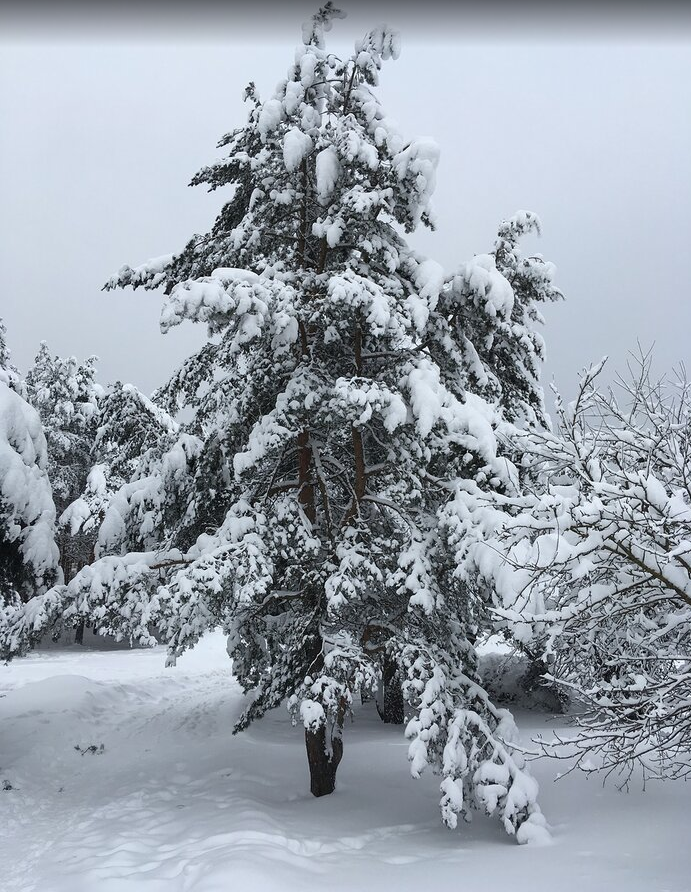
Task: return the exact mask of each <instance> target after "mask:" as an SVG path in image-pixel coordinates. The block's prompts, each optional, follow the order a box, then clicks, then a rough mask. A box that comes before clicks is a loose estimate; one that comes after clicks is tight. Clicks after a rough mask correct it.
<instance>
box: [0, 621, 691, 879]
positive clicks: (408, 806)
mask: <svg viewBox="0 0 691 892" xmlns="http://www.w3.org/2000/svg"><path fill="white" fill-rule="evenodd" d="M163 663H164V654H163V649H162V648H156V649H154V650H132V651H130V650H110V651H97V650H91V649H83V648H77V647H69V648H63V649H54V650H48V651H43V652H40V653H35V654H32V655H31V656H29V657H28V658H26V659H24V660H17V661H16V662H14V663H11V664H10V665H9V666H5V667H0V788H1V787H2V781H3V780H5V781H7V782H9V784H11V785H12V789H10V790H5V791H3V790H2V789H0V889H2V892H32V890H36V892H95V890H98V892H234V890H236V889H244V888H247V889H249V890H251V892H268V890H281V892H291V890H301V892H302V890H310V889H323V888H328V889H329V890H334V892H340V890H349V892H350V890H357V892H369V890H389V889H390V890H396V892H406V890H416V892H419V890H422V889H427V888H431V887H435V888H436V887H438V888H439V889H453V890H457V889H458V890H466V889H467V890H473V892H475V890H479V892H493V890H502V892H504V890H512V892H524V890H525V892H527V890H530V892H542V890H550V892H552V890H558V892H570V890H579V892H583V890H584V889H586V890H587V892H599V890H603V892H605V890H607V892H618V890H622V892H623V890H626V892H638V890H640V892H690V890H691V856H690V855H689V843H688V812H689V804H690V801H691V800H690V796H689V794H690V793H691V790H690V789H689V787H688V786H686V785H685V784H683V783H678V784H668V785H652V786H649V787H648V789H647V791H645V792H643V791H641V790H640V789H633V790H632V791H631V792H630V793H628V794H626V793H619V792H618V791H617V790H616V789H615V788H614V787H613V786H612V787H609V786H608V787H607V788H605V789H603V788H602V786H601V785H600V783H599V781H598V780H597V779H596V778H590V779H587V778H585V777H583V776H569V777H567V778H565V779H563V780H561V781H559V782H558V783H556V784H555V783H553V782H552V778H553V777H554V775H555V772H556V766H555V765H554V764H550V763H548V762H542V763H540V765H538V766H537V769H536V774H537V775H538V777H539V779H540V781H541V791H542V797H541V802H542V808H543V810H544V812H545V814H546V816H547V819H548V821H549V822H550V824H551V826H552V832H553V837H554V842H553V844H552V845H550V846H546V847H538V848H536V847H531V846H517V845H516V844H515V843H514V842H512V841H511V840H510V839H509V838H508V837H507V836H506V835H505V834H504V832H503V830H502V829H501V827H500V825H499V824H498V823H496V822H494V821H490V820H487V819H484V818H482V817H479V816H478V817H477V818H476V820H474V821H473V823H472V824H471V825H463V826H462V827H461V829H460V831H458V832H451V831H449V830H447V829H445V828H444V827H443V826H442V825H441V823H440V821H439V813H438V808H437V799H438V794H437V793H436V789H437V783H438V781H437V779H435V778H434V777H431V776H430V777H423V778H422V779H421V780H419V781H414V780H412V779H411V778H410V776H409V774H408V766H407V762H406V743H405V740H404V739H403V737H402V734H401V730H400V729H399V728H395V727H391V726H385V725H383V724H382V723H381V722H380V721H379V719H378V718H377V716H376V713H375V712H374V711H373V709H371V708H370V707H369V705H368V706H364V707H362V708H361V709H360V710H359V711H358V713H357V715H356V721H355V722H354V724H352V725H350V726H349V727H348V729H347V735H346V740H345V755H344V760H343V763H342V764H341V768H340V770H339V785H338V790H337V792H336V794H335V795H333V796H329V797H325V798H324V799H319V800H317V799H314V798H313V797H312V796H310V795H309V792H308V784H307V766H306V759H305V754H304V744H303V737H302V734H301V732H300V731H299V730H297V729H294V728H291V726H290V723H289V721H288V718H287V715H284V714H283V711H282V710H277V711H276V712H274V713H272V714H271V715H269V716H268V717H266V718H265V719H264V720H263V721H262V722H260V723H258V724H256V725H255V726H253V727H252V728H250V729H249V730H248V731H246V732H245V733H244V734H241V735H238V736H236V737H232V736H231V728H232V725H233V721H234V719H235V718H236V716H237V715H238V713H239V711H240V709H241V703H242V695H241V692H240V690H239V688H238V686H237V684H236V682H235V681H234V680H233V678H232V676H231V674H230V671H229V661H228V658H227V656H226V654H225V650H224V640H223V638H222V637H221V636H220V635H210V636H208V637H207V638H206V639H204V640H203V641H202V642H201V644H200V645H199V646H198V647H197V648H196V649H195V651H193V652H192V653H190V654H188V655H186V656H185V657H183V658H182V659H181V660H180V661H179V663H178V666H177V668H175V669H164V667H163ZM520 718H521V719H522V721H521V725H522V727H523V728H524V730H525V732H526V734H529V733H531V732H532V731H534V730H535V729H537V728H538V721H539V720H536V719H535V718H534V717H530V718H528V719H527V718H526V717H520ZM543 725H544V723H543ZM101 744H103V745H104V747H105V749H104V751H103V752H100V753H99V752H97V753H95V754H94V753H90V752H88V751H87V752H86V753H84V754H83V755H82V754H81V753H80V752H78V751H77V750H76V749H75V746H77V745H79V746H80V748H81V749H85V748H86V747H89V746H92V745H94V746H96V747H97V748H98V747H100V745H101Z"/></svg>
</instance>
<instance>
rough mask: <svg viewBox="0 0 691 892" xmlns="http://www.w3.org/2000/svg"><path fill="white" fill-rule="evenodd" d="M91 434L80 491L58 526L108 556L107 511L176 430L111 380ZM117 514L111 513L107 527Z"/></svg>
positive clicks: (137, 394)
mask: <svg viewBox="0 0 691 892" xmlns="http://www.w3.org/2000/svg"><path fill="white" fill-rule="evenodd" d="M94 430H95V434H94V437H93V443H92V446H91V453H90V459H91V469H90V471H89V473H88V476H87V477H86V482H85V485H84V489H83V491H82V493H81V495H80V496H78V497H77V498H76V499H74V501H72V502H71V503H70V504H69V505H68V506H67V508H66V509H65V510H64V511H63V513H62V515H61V517H60V523H61V525H62V526H63V527H65V528H66V529H67V530H69V533H70V535H72V536H77V535H78V534H82V535H86V536H89V537H90V539H91V540H92V542H93V548H94V550H95V552H96V553H98V554H99V555H100V554H103V553H107V548H106V547H105V546H104V543H105V542H107V541H108V540H109V539H110V537H111V533H110V532H109V531H108V530H107V529H104V530H101V525H102V523H103V520H104V518H105V515H106V513H107V511H108V508H109V507H110V506H111V505H112V504H113V503H114V502H115V504H117V499H119V498H122V495H121V490H123V488H125V489H126V488H127V485H128V484H130V483H131V482H132V481H134V480H136V479H137V478H138V477H140V476H141V475H142V469H143V468H145V467H146V466H147V459H148V456H150V455H151V453H152V452H153V453H154V455H155V456H156V459H158V457H159V456H160V452H161V447H162V444H163V442H164V441H165V440H166V439H169V440H170V439H171V437H172V438H173V439H175V438H176V435H177V434H178V432H179V426H178V425H177V424H176V422H175V421H174V419H173V418H171V417H170V415H168V414H167V413H166V412H165V411H164V410H163V409H161V408H160V407H159V406H157V405H155V404H154V403H153V402H152V401H151V400H150V399H149V398H148V397H147V396H145V395H144V394H143V393H142V392H141V391H140V390H139V389H138V388H137V387H135V386H134V385H133V384H122V383H121V382H120V381H116V382H115V384H112V385H110V386H109V387H107V388H106V389H105V391H104V393H103V395H102V396H101V397H100V399H99V400H98V411H97V414H96V416H95V417H94ZM130 488H131V487H130ZM116 512H117V509H116V508H114V510H113V511H111V514H110V522H111V524H112V523H113V522H115V518H116ZM98 534H100V538H101V542H100V543H98V542H97V536H98Z"/></svg>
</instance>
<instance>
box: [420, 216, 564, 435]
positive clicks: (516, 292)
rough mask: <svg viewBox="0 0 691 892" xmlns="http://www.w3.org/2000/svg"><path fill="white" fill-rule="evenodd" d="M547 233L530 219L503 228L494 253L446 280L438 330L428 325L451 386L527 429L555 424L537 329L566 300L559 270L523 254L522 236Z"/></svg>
mask: <svg viewBox="0 0 691 892" xmlns="http://www.w3.org/2000/svg"><path fill="white" fill-rule="evenodd" d="M540 232H541V223H540V220H539V219H538V217H537V216H536V215H535V214H534V213H532V212H531V211H518V212H517V213H516V214H514V216H513V217H510V218H509V219H508V220H505V221H504V222H502V224H501V225H500V227H499V233H498V236H497V239H496V241H495V244H494V248H493V250H492V251H491V252H490V253H488V254H476V255H475V256H474V257H473V259H472V260H470V261H468V262H466V263H462V264H461V265H460V267H459V268H458V270H457V272H456V273H455V274H454V275H453V276H450V277H448V278H447V280H446V283H445V285H444V287H443V289H442V290H441V292H440V295H439V300H438V304H437V307H436V310H437V312H436V314H435V317H434V320H433V322H434V324H431V323H432V320H430V323H429V324H428V335H427V338H428V344H429V350H430V352H431V353H432V355H433V356H434V357H435V360H436V361H437V362H438V364H439V366H440V368H441V369H442V371H443V374H444V381H445V383H447V385H448V386H451V387H455V389H456V390H459V388H461V389H465V388H467V389H469V390H470V391H471V392H473V393H476V394H479V395H482V396H484V397H485V398H486V399H487V400H488V401H489V402H491V403H498V404H499V405H500V407H501V409H502V412H503V415H504V416H505V418H507V419H508V420H509V421H511V422H514V423H517V424H519V425H521V426H525V425H528V426H534V425H548V424H549V422H548V419H547V413H546V411H545V406H544V399H543V392H542V387H541V385H540V375H541V369H542V362H543V360H544V351H545V345H544V340H543V338H542V336H541V334H540V333H539V331H538V329H537V326H539V325H541V324H542V323H543V318H542V315H541V313H540V310H539V305H540V304H541V303H545V302H547V301H554V300H559V299H561V298H562V293H561V292H560V291H559V290H558V289H557V288H556V287H555V285H554V283H553V279H554V274H555V267H554V264H552V263H549V262H547V261H545V260H543V258H542V256H541V255H539V254H535V255H528V256H525V255H524V254H523V252H522V251H521V249H520V246H519V241H520V239H521V238H522V237H523V236H525V235H529V234H530V233H537V234H539V233H540ZM431 263H432V261H427V264H431ZM423 266H424V265H423ZM438 274H439V273H438V272H437V273H436V275H438ZM423 312H424V310H423Z"/></svg>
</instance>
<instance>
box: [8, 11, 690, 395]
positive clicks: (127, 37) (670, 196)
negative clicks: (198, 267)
mask: <svg viewBox="0 0 691 892" xmlns="http://www.w3.org/2000/svg"><path fill="white" fill-rule="evenodd" d="M315 5H316V4H312V3H302V2H295V3H293V2H287V3H283V4H282V5H281V6H280V7H278V6H276V7H274V6H273V4H265V3H261V2H258V3H255V4H251V5H249V4H248V5H246V6H244V7H242V9H241V11H240V12H238V7H237V6H235V5H234V4H232V3H229V4H225V5H223V6H212V5H203V4H199V5H194V6H188V7H186V10H183V8H182V7H180V8H177V7H171V8H170V9H169V10H168V13H167V15H166V16H162V15H160V14H159V17H158V18H157V17H155V16H154V15H153V9H154V8H153V7H151V8H150V7H147V6H146V5H145V4H144V5H142V4H139V5H137V6H131V7H130V6H123V7H119V8H118V7H113V8H109V7H103V8H101V7H99V10H100V11H98V12H94V10H93V9H92V8H91V7H69V6H64V7H63V6H62V4H55V6H52V7H51V6H46V7H42V6H32V5H28V6H27V5H26V4H25V5H23V6H16V7H11V6H9V5H8V6H5V7H4V11H3V12H2V13H0V17H4V20H0V33H2V34H3V36H2V37H1V38H0V190H1V195H0V206H1V211H0V270H1V271H2V275H1V279H0V281H1V282H2V289H1V290H0V316H1V317H3V318H4V319H5V322H6V324H7V327H8V340H9V344H10V347H11V348H12V351H13V356H14V359H15V361H16V363H17V364H18V365H19V366H20V367H21V368H22V369H23V370H25V369H26V367H27V365H28V364H29V363H30V361H31V359H32V357H33V355H34V354H35V352H36V349H37V346H38V343H39V341H40V340H41V339H46V340H47V341H48V343H49V345H50V346H51V348H52V349H53V350H54V351H55V352H59V353H61V354H71V353H75V354H77V355H78V356H85V355H88V354H90V353H96V354H97V355H99V356H100V358H101V363H100V368H101V379H102V380H104V381H108V380H113V379H116V378H119V379H121V380H129V381H133V382H134V383H135V384H137V385H138V386H140V387H141V388H142V389H144V390H145V391H147V392H148V391H151V390H152V389H153V388H154V387H155V386H157V385H158V384H160V383H161V382H162V381H163V380H165V379H166V377H167V376H168V375H169V374H170V373H171V372H172V370H173V368H174V366H175V364H176V362H177V361H178V360H180V359H181V358H183V357H184V356H185V355H187V353H189V352H190V350H191V349H193V348H194V347H196V346H197V345H199V344H201V342H202V341H203V338H204V334H205V333H204V331H202V330H199V328H198V327H197V329H196V330H195V328H194V327H192V326H187V327H183V328H180V329H177V330H175V331H173V332H171V333H170V334H168V335H166V336H163V335H161V334H160V333H159V330H158V315H159V312H160V306H161V296H160V295H159V294H157V293H151V292H142V291H137V292H132V291H131V290H127V291H121V292H109V293H107V294H106V293H104V292H102V291H101V290H100V289H101V286H102V284H103V282H104V281H105V280H106V279H107V278H108V276H109V275H111V274H112V273H113V272H115V271H116V270H117V269H118V268H119V267H120V266H121V265H122V264H123V263H131V264H133V265H134V264H137V263H140V262H142V261H144V260H145V259H147V258H148V257H152V256H155V255H158V254H163V253H168V252H170V251H176V250H179V249H180V248H182V247H183V245H184V244H185V242H186V241H187V239H188V238H189V236H190V235H191V234H192V233H193V232H200V231H204V230H206V229H207V228H208V227H209V226H210V225H211V223H212V221H213V219H214V217H215V214H216V212H217V211H218V209H219V208H220V204H221V202H222V200H223V196H222V195H220V194H207V193H205V192H203V191H201V190H200V189H199V188H197V189H188V188H187V186H186V184H187V183H188V182H189V180H190V178H191V176H192V175H193V174H194V173H195V172H196V170H197V169H198V168H199V167H201V166H202V165H204V164H206V163H208V162H209V161H211V160H213V159H214V158H215V157H217V156H218V152H217V150H216V148H215V145H216V142H217V140H218V139H219V137H220V136H222V135H223V133H225V132H227V131H228V130H230V129H232V128H234V127H236V126H238V125H241V124H242V123H243V122H244V120H245V117H246V109H245V108H244V106H243V104H242V101H241V94H242V89H243V87H244V86H245V84H246V83H247V82H248V81H249V80H254V81H255V82H256V83H257V85H258V87H259V89H260V92H261V94H262V96H263V97H264V98H268V97H269V95H270V94H271V93H272V91H273V89H274V87H275V84H276V83H277V82H278V80H279V79H280V78H282V77H283V76H285V73H286V70H287V68H288V66H289V64H290V62H291V59H292V56H293V50H294V47H295V45H296V44H297V42H298V41H299V34H300V23H301V21H302V20H304V19H305V18H307V17H309V15H310V14H311V13H312V12H313V11H314V6H315ZM340 5H342V6H344V8H346V9H348V8H349V7H350V9H351V11H352V12H353V14H351V15H350V17H349V18H348V19H347V20H346V21H345V22H339V23H336V25H335V27H334V30H333V31H332V32H331V34H330V35H329V37H330V43H331V47H332V48H333V49H334V50H335V51H336V52H339V53H343V52H346V51H347V50H348V49H349V47H350V46H352V40H353V37H354V36H357V34H358V33H359V32H360V31H363V30H365V28H366V27H368V26H371V25H374V24H377V23H378V22H379V21H381V20H386V21H387V22H389V23H390V24H392V25H394V26H396V27H400V29H401V31H402V36H403V51H402V54H401V58H400V59H399V60H398V61H396V62H389V63H386V64H385V67H384V70H383V71H382V76H381V80H382V85H381V95H382V97H383V100H384V103H385V107H386V109H387V111H388V113H389V114H390V115H391V117H393V118H395V119H396V120H397V121H398V122H399V125H400V127H401V129H402V130H403V132H404V133H407V134H409V135H410V136H413V135H425V136H432V137H434V138H435V139H436V140H437V142H438V143H439V145H440V146H441V161H440V167H439V171H438V184H437V195H436V201H435V205H436V210H437V216H438V224H439V225H438V231H437V232H435V233H431V234H428V233H422V234H420V235H416V236H413V237H412V241H413V244H414V245H415V246H416V247H418V248H419V249H421V250H423V251H424V252H426V253H428V254H429V255H431V256H433V257H435V258H436V259H437V260H439V261H440V262H442V263H443V264H444V265H445V266H446V267H447V268H448V269H449V271H452V270H453V269H454V268H455V267H456V266H457V265H458V263H459V262H461V261H462V260H466V259H468V258H469V257H471V256H472V255H473V254H474V253H478V252H484V251H487V250H489V249H491V246H492V241H493V238H494V233H495V231H496V226H497V224H498V223H499V221H500V220H501V219H502V218H504V217H506V216H508V215H510V214H512V213H513V212H514V211H515V210H518V209H529V210H533V211H535V212H537V213H538V214H539V215H540V217H541V218H542V221H543V226H544V235H543V237H542V239H541V240H539V242H538V241H535V242H531V243H530V247H531V248H533V249H534V250H539V251H540V252H541V253H542V254H543V255H544V256H545V257H547V258H548V259H550V260H553V261H554V262H555V263H556V265H557V269H558V284H559V285H560V287H561V288H562V290H563V291H564V293H565V295H566V298H567V299H566V301H565V302H564V303H562V304H559V305H555V306H552V307H549V308H548V309H547V312H546V317H547V325H546V328H545V331H544V335H545V338H546V341H547V347H548V362H547V367H546V370H545V383H547V381H548V380H550V379H551V378H553V377H554V378H555V379H556V381H557V383H558V384H559V386H560V387H561V388H562V389H563V390H564V391H565V392H566V393H567V394H570V393H571V392H572V391H573V385H574V382H575V379H576V374H577V372H578V370H579V369H580V368H581V367H582V366H583V365H586V364H590V363H591V362H592V361H595V360H597V359H599V358H600V357H601V356H602V355H603V354H605V353H607V354H609V355H610V357H611V365H612V366H613V367H614V366H616V367H621V366H622V365H623V363H624V362H625V359H626V354H627V351H628V350H630V349H632V348H635V346H636V341H637V339H638V340H640V341H641V343H642V344H643V345H644V346H649V345H650V344H651V343H652V342H655V343H656V351H655V352H656V356H657V367H658V369H659V370H661V371H664V370H668V369H671V368H672V367H673V366H674V365H675V364H677V363H678V362H680V361H683V360H687V361H688V359H689V357H690V355H691V350H690V349H689V337H690V333H691V309H690V307H691V253H690V246H691V24H690V22H691V19H690V17H689V14H688V13H689V11H688V10H683V9H682V10H680V9H678V8H677V6H676V5H675V6H665V5H664V4H655V6H654V8H653V10H652V13H653V14H652V15H651V14H650V10H644V9H643V7H638V6H635V7H632V6H627V5H626V4H621V6H620V7H619V6H616V5H613V6H612V7H611V8H610V7H604V6H603V7H590V6H587V5H586V6H582V7H578V6H573V7H571V6H568V5H567V6H562V7H561V9H560V12H559V14H558V15H555V14H554V13H553V8H552V7H542V6H537V7H531V8H528V7H524V6H521V13H520V15H518V14H517V12H516V10H517V6H515V5H514V6H513V7H509V6H504V5H501V4H498V5H497V4H495V5H492V4H489V5H483V6H482V7H472V6H461V7H460V11H459V12H457V14H456V15H455V16H453V17H452V16H451V13H449V12H447V11H446V10H445V7H444V6H442V5H441V4H437V5H435V4H434V3H420V4H419V5H418V7H417V8H418V9H419V8H420V7H422V8H424V9H427V10H430V14H429V15H428V16H427V17H426V18H424V19H423V18H422V17H421V16H420V14H419V13H416V12H415V11H414V9H413V7H412V6H407V5H406V4H400V3H399V4H397V5H394V4H390V5H389V4H381V3H379V4H378V3H377V2H372V3H370V4H367V5H366V6H365V7H363V6H362V4H358V5H357V6H356V7H355V9H354V10H353V4H347V3H345V2H343V3H341V4H340ZM164 8H166V7H164ZM58 9H59V10H60V14H59V15H58V14H57V12H56V10H58ZM550 9H552V12H551V13H549V12H547V10H550ZM598 9H599V12H598ZM86 10H88V12H87V11H86ZM190 10H194V13H193V14H192V13H191V12H190ZM579 10H580V11H579ZM617 10H619V12H618V13H617Z"/></svg>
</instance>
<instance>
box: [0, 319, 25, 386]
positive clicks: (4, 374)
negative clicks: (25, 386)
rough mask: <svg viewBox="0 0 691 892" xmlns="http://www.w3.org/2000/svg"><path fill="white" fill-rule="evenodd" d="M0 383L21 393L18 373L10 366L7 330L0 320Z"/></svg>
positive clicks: (10, 356)
mask: <svg viewBox="0 0 691 892" xmlns="http://www.w3.org/2000/svg"><path fill="white" fill-rule="evenodd" d="M0 381H2V383H3V384H6V385H7V386H8V387H11V388H12V389H13V390H16V391H18V392H19V393H21V380H20V377H19V372H18V371H17V369H16V368H15V366H14V365H13V364H12V354H11V353H10V349H9V347H8V346H7V328H6V327H5V323H4V322H3V321H2V319H0Z"/></svg>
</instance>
